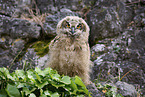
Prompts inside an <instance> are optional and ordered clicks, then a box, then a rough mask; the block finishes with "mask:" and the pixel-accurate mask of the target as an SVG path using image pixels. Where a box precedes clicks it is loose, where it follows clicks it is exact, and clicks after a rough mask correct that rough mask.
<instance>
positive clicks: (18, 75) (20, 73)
mask: <svg viewBox="0 0 145 97" xmlns="http://www.w3.org/2000/svg"><path fill="white" fill-rule="evenodd" d="M15 74H16V75H17V77H18V78H22V79H23V80H26V75H25V71H24V70H15Z"/></svg>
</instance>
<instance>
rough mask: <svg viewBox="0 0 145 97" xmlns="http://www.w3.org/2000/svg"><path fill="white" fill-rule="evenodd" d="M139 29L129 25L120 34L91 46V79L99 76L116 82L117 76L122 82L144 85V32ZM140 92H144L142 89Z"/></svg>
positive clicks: (142, 86)
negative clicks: (92, 65) (92, 63)
mask: <svg viewBox="0 0 145 97" xmlns="http://www.w3.org/2000/svg"><path fill="white" fill-rule="evenodd" d="M139 29H140V30H138V28H136V27H134V28H132V27H131V28H130V27H129V28H128V29H126V30H125V31H124V32H123V33H122V35H119V36H117V37H114V38H106V39H103V40H100V41H98V44H96V45H95V46H93V47H92V48H91V54H92V55H91V58H92V60H93V61H94V67H93V70H92V73H93V74H92V75H91V78H92V80H94V79H96V78H99V80H101V81H105V80H107V79H108V80H111V81H113V82H116V81H117V80H118V79H117V78H118V77H119V78H121V80H122V81H124V82H128V83H130V84H135V85H137V84H138V85H139V86H140V87H141V88H144V87H145V86H144V85H145V74H144V71H145V70H144V68H145V67H144V65H143V64H145V63H144V61H143V60H145V59H144V58H145V57H144V55H145V50H144V48H145V47H144V45H145V44H144V43H145V42H144V37H145V36H144V35H145V33H144V31H143V29H141V28H139ZM100 48H101V49H100ZM142 93H145V92H144V89H142Z"/></svg>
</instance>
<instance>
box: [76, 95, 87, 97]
mask: <svg viewBox="0 0 145 97" xmlns="http://www.w3.org/2000/svg"><path fill="white" fill-rule="evenodd" d="M77 97H85V96H84V95H78V96H77Z"/></svg>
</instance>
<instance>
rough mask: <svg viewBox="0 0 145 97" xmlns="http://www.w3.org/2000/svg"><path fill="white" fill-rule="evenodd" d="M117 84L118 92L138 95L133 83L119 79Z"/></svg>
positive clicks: (128, 95) (131, 95) (133, 95)
mask: <svg viewBox="0 0 145 97" xmlns="http://www.w3.org/2000/svg"><path fill="white" fill-rule="evenodd" d="M116 86H117V88H118V93H120V94H122V95H123V96H124V97H137V91H136V89H135V87H134V86H133V85H131V84H128V83H126V82H121V81H118V82H117V83H116Z"/></svg>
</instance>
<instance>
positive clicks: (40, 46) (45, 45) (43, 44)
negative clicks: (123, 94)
mask: <svg viewBox="0 0 145 97" xmlns="http://www.w3.org/2000/svg"><path fill="white" fill-rule="evenodd" d="M49 43H50V41H37V42H35V43H34V44H33V45H32V48H34V51H35V52H36V54H37V55H38V56H40V57H43V56H44V55H46V54H47V53H48V51H49Z"/></svg>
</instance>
